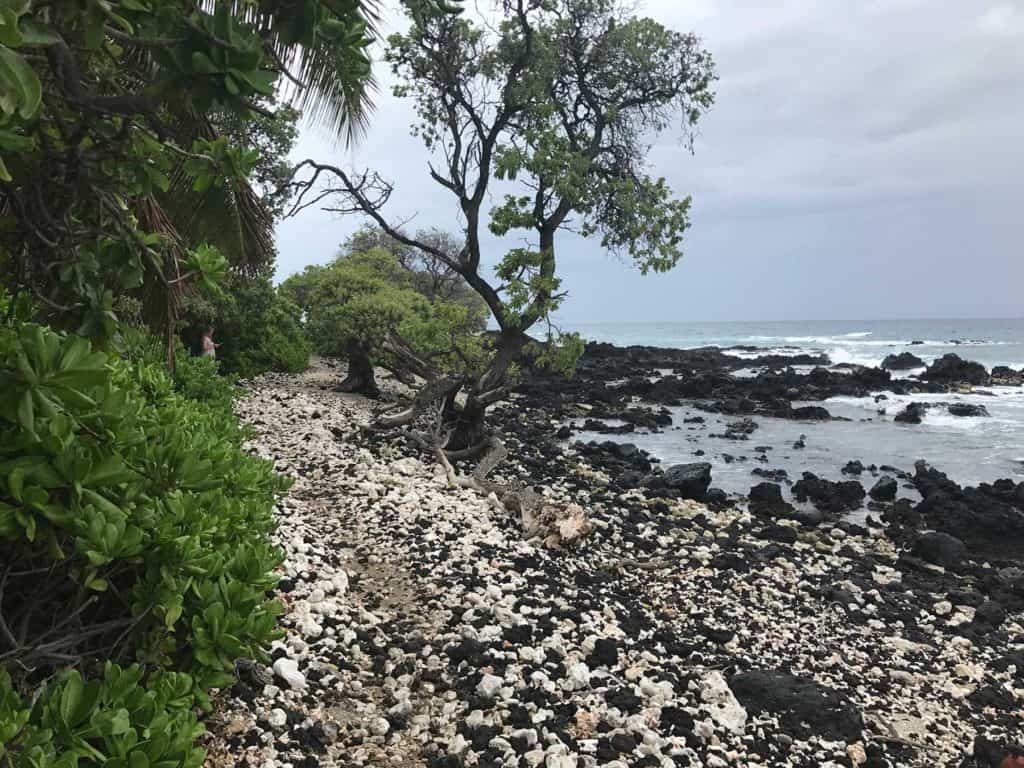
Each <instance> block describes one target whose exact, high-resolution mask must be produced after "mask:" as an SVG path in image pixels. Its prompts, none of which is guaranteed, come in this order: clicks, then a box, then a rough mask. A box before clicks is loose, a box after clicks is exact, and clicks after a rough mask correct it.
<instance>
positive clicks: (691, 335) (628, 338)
mask: <svg viewBox="0 0 1024 768" xmlns="http://www.w3.org/2000/svg"><path fill="white" fill-rule="evenodd" d="M562 328H563V330H566V331H574V332H577V333H580V334H581V335H582V336H583V337H584V338H585V339H587V340H588V341H598V342H609V343H612V344H616V345H618V346H631V345H641V346H653V347H670V348H676V349H690V348H694V347H704V346H714V347H720V348H723V349H725V348H739V347H750V348H752V349H754V350H756V352H752V353H751V354H752V355H754V354H765V353H771V354H781V355H787V354H790V355H796V354H805V353H806V354H826V355H828V356H829V359H830V360H831V361H832V363H833V364H839V363H849V364H855V365H865V366H878V365H880V364H881V362H882V360H883V359H884V358H885V357H886V356H887V355H889V354H899V353H900V352H907V351H909V352H913V353H914V354H915V355H917V356H918V357H920V358H921V359H922V360H924V361H925V362H926V363H927V362H931V361H933V360H935V359H936V358H939V357H941V356H942V355H944V354H947V353H950V352H953V353H955V354H958V355H960V356H961V357H963V358H965V359H971V360H975V361H977V362H979V363H981V364H982V365H984V366H985V367H987V368H992V367H995V366H1000V365H1005V366H1009V367H1011V368H1020V367H1022V366H1024V318H939V319H928V320H926V319H913V320H764V321H749V320H730V321H708V322H693V321H685V322H678V321H660V322H654V321H636V320H631V321H626V322H590V323H571V322H567V323H564V324H563V325H562ZM737 353H738V354H742V350H738V351H737Z"/></svg>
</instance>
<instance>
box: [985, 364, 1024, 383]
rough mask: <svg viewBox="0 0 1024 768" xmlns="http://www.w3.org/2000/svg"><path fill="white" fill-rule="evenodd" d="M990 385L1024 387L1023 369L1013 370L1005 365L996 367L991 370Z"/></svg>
mask: <svg viewBox="0 0 1024 768" xmlns="http://www.w3.org/2000/svg"><path fill="white" fill-rule="evenodd" d="M992 384H993V385H995V386H999V387H1019V386H1022V385H1024V368H1022V369H1021V370H1019V371H1015V370H1013V368H1010V367H1009V366H1006V365H997V366H996V367H995V368H993V369H992Z"/></svg>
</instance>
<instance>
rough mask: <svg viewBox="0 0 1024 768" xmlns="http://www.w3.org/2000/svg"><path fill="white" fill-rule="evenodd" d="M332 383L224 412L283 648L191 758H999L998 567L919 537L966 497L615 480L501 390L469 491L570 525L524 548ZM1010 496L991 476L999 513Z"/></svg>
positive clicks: (1008, 705) (269, 392)
mask: <svg viewBox="0 0 1024 768" xmlns="http://www.w3.org/2000/svg"><path fill="white" fill-rule="evenodd" d="M585 364H586V361H585ZM341 373H342V371H341V370H339V369H338V368H336V367H334V366H333V365H331V364H329V363H325V364H318V365H317V366H316V367H314V368H313V369H312V370H311V371H309V372H307V373H306V374H303V375H299V376H282V375H267V376H264V377H262V378H260V379H259V380H257V381H255V382H252V383H251V384H250V385H249V390H248V393H247V394H246V396H245V397H244V398H243V399H242V400H241V402H240V403H239V404H238V411H239V414H240V415H241V416H242V418H243V419H244V420H245V421H246V422H247V423H248V424H250V425H251V426H252V427H253V428H254V429H255V431H256V436H255V437H254V438H253V440H252V441H251V444H250V447H251V450H252V451H253V452H254V453H257V454H259V455H262V456H265V457H267V458H269V459H271V460H273V461H274V463H275V465H276V467H277V469H278V471H280V472H282V473H285V474H287V475H290V476H291V477H293V478H294V479H295V485H294V487H293V488H292V490H291V492H290V494H289V496H288V497H287V498H286V499H284V500H283V501H282V502H281V504H280V505H279V507H278V510H277V513H278V517H279V523H280V525H279V530H278V533H277V538H278V542H279V543H280V545H281V546H282V548H283V549H284V551H285V554H286V559H285V562H284V565H283V566H282V578H281V581H280V584H279V585H278V594H279V597H280V599H281V600H282V603H283V604H284V606H285V612H284V615H283V617H282V627H283V629H284V632H285V635H284V637H283V638H282V640H280V641H278V642H276V643H275V644H274V648H273V653H272V660H271V663H270V664H266V665H264V664H259V663H256V664H253V663H247V664H241V663H240V664H239V667H238V669H237V681H236V683H235V685H234V686H233V687H231V688H230V689H226V690H224V691H223V692H222V693H221V694H220V696H219V697H218V698H217V700H216V713H215V715H214V716H213V717H212V718H211V719H210V722H209V728H210V731H211V735H210V739H209V748H210V758H209V762H210V764H212V765H229V764H230V765H235V766H251V767H252V768H274V767H275V766H282V767H283V766H291V767H292V768H300V767H301V768H316V767H317V766H320V765H337V766H401V767H402V768H407V767H409V766H429V767H430V768H442V767H444V768H447V767H452V768H454V767H456V766H507V767H509V768H511V767H512V766H515V767H516V768H520V767H523V766H527V767H531V768H535V767H536V766H545V768H584V767H586V768H590V767H591V766H595V767H596V766H607V767H608V768H624V767H625V766H659V767H661V768H669V767H674V766H718V767H722V766H807V767H808V768H809V767H810V766H860V765H866V766H872V767H874V766H935V765H955V766H963V767H964V768H969V767H970V766H992V767H993V768H994V767H996V766H998V767H999V768H1007V766H1014V765H1016V764H1017V763H1015V762H1013V760H1015V759H1017V758H1016V757H1015V755H1017V754H1019V753H1017V752H1015V747H1014V745H1015V744H1020V742H1021V733H1022V732H1024V714H1022V706H1024V613H1022V612H1024V571H1022V570H1021V569H1020V567H1019V566H1018V565H1017V564H1016V563H1015V562H1013V561H1011V560H1008V559H1007V560H1000V559H995V560H983V559H979V556H978V555H977V554H976V553H975V551H974V550H973V549H972V548H971V545H970V544H968V543H964V542H963V540H962V539H960V538H958V537H956V536H954V535H952V534H945V533H940V532H936V533H935V536H940V537H947V538H935V536H931V537H930V538H929V533H928V532H927V525H928V523H927V521H928V519H929V518H930V517H931V516H934V515H939V514H940V511H941V510H942V509H943V508H945V507H949V508H953V507H955V508H956V509H958V510H959V511H960V512H961V513H963V514H968V513H969V511H970V510H971V509H972V508H973V506H975V505H976V504H977V498H976V496H977V494H982V495H984V494H985V492H984V491H983V490H978V489H974V491H969V490H964V489H960V488H958V487H956V486H955V485H952V484H949V483H948V481H944V479H943V478H942V477H941V476H940V474H939V473H936V472H934V470H932V469H931V468H928V467H921V468H920V469H919V472H918V474H920V477H921V480H920V482H921V483H922V486H927V487H928V488H930V489H931V492H930V494H928V496H927V497H926V498H925V501H924V502H922V504H925V503H926V502H927V500H928V498H934V499H935V501H933V502H932V506H931V507H928V508H925V509H920V508H919V506H920V505H919V506H918V507H914V506H910V505H908V504H902V505H901V504H899V502H896V503H893V504H890V505H889V507H888V508H887V509H886V515H887V516H888V522H886V521H884V520H881V519H878V520H874V519H872V521H871V522H870V523H869V525H867V526H858V525H852V524H849V523H847V522H844V521H843V520H841V519H835V520H832V519H828V518H823V519H822V520H820V521H816V522H814V523H813V524H807V523H806V522H801V521H799V520H796V519H792V518H790V517H788V516H786V515H784V514H783V515H777V514H773V513H771V512H770V511H768V512H761V511H755V512H751V511H750V510H748V509H747V505H746V504H745V503H736V502H735V500H729V499H723V498H720V497H717V496H716V497H715V498H713V499H711V500H710V503H701V502H697V501H694V500H689V499H683V498H679V495H678V494H677V495H673V494H665V493H660V492H659V491H658V489H655V492H654V493H651V492H650V491H651V489H649V488H643V487H634V488H624V487H623V486H622V485H621V484H620V483H619V482H618V480H619V478H620V475H621V467H619V466H616V465H614V464H609V463H608V462H607V461H605V458H606V457H605V456H604V454H603V453H600V454H595V456H596V458H595V459H593V460H592V459H591V457H590V456H589V455H588V454H587V448H586V446H583V445H576V446H573V445H566V444H564V443H562V442H560V441H559V440H558V439H557V438H556V437H555V434H554V433H555V431H556V426H555V425H556V424H557V421H556V419H555V418H554V415H553V412H552V411H551V410H549V409H548V408H546V407H531V406H529V403H530V400H531V395H529V394H526V393H523V394H519V395H515V396H514V397H513V399H512V401H511V402H510V403H509V404H508V405H507V406H506V407H504V408H501V409H498V410H497V411H496V413H495V420H496V423H497V424H499V425H500V427H501V429H502V431H503V432H504V436H505V440H506V442H507V443H508V444H509V447H510V450H511V454H512V461H511V462H510V463H509V464H507V465H506V466H503V467H502V468H499V470H498V471H497V473H496V474H497V477H496V479H498V480H502V481H507V482H518V483H521V484H527V485H532V486H535V487H536V488H537V489H538V490H539V491H540V492H541V493H542V494H543V496H544V498H545V503H547V504H550V505H552V506H554V507H559V506H567V505H578V508H579V509H581V510H583V511H584V513H585V515H586V521H587V525H586V530H587V531H588V535H586V536H585V537H583V538H582V539H580V540H579V541H578V542H576V543H575V544H574V545H573V546H566V547H562V548H550V547H548V546H546V545H545V543H544V541H543V539H542V537H536V538H533V539H529V538H527V536H526V534H524V530H523V527H522V525H521V521H520V520H519V519H517V517H516V516H515V515H512V514H510V513H509V512H508V511H506V510H505V509H504V508H503V507H502V506H500V505H498V504H495V503H494V501H493V500H490V499H486V498H483V497H481V496H479V495H477V494H475V493H474V492H472V491H469V490H464V489H458V490H456V489H452V488H449V487H447V484H446V482H445V479H444V476H443V473H441V472H439V470H438V468H437V467H436V466H435V465H434V464H433V462H432V461H431V460H430V458H429V457H428V456H426V455H423V454H421V453H420V452H419V451H418V450H417V449H415V448H414V447H413V446H411V445H409V444H407V443H406V442H405V441H403V440H401V439H396V438H383V437H373V438H370V437H367V436H366V435H365V434H364V433H363V431H362V430H361V426H362V425H363V424H365V423H367V422H368V421H369V420H370V418H371V415H372V410H373V409H374V408H375V407H377V406H378V404H376V403H371V402H368V401H366V400H363V399H361V398H358V397H354V396H350V395H342V394H338V393H337V392H335V391H333V387H334V386H335V385H336V383H337V382H338V381H339V380H340V375H341ZM530 386H531V384H530V381H529V380H527V382H526V384H525V385H524V387H525V389H526V390H527V392H528V391H529V388H530ZM565 386H566V387H567V388H569V387H572V386H573V385H572V384H571V383H570V384H566V385H565ZM581 402H582V401H581ZM598 402H600V401H598ZM641 458H642V457H641ZM634 471H636V470H634ZM699 474H700V473H696V474H695V475H694V474H690V473H683V474H682V475H680V477H679V478H678V479H679V482H680V483H691V484H692V483H694V482H696V483H697V486H696V487H698V488H699V487H700V486H702V485H703V480H702V479H701V478H700V477H699ZM662 490H663V489H662ZM1016 492H1017V489H1016V488H1013V489H1007V488H1005V487H1002V488H1001V489H993V491H992V493H994V494H995V496H996V497H998V500H1000V501H1001V503H1004V504H1005V505H1006V507H1005V508H1003V507H1000V508H999V510H1000V511H1002V512H1007V510H1015V509H1016V507H1015V506H1014V504H1015V503H1016V502H1015V498H1016V497H1014V496H1013V495H1012V494H1013V493H1016ZM705 493H707V492H706V491H705ZM986 498H988V497H987V496H986ZM1011 502H1012V503H1011ZM944 505H945V507H944ZM964 519H966V518H964ZM1011 519H1012V518H1011ZM939 563H941V564H939Z"/></svg>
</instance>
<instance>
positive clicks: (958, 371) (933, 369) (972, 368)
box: [921, 353, 989, 384]
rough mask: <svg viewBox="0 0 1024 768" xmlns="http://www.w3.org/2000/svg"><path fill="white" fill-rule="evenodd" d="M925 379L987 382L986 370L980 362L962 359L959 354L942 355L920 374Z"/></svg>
mask: <svg viewBox="0 0 1024 768" xmlns="http://www.w3.org/2000/svg"><path fill="white" fill-rule="evenodd" d="M921 378H922V379H924V380H925V381H937V382H942V383H944V384H988V381H989V378H988V371H986V370H985V366H983V365H982V364H981V363H975V362H971V361H970V360H964V359H962V358H961V357H960V356H959V355H955V354H953V353H950V354H948V355H943V356H942V357H940V358H939V359H938V360H936V361H935V362H934V363H932V364H931V365H929V366H928V368H927V370H926V371H925V372H924V373H922V374H921Z"/></svg>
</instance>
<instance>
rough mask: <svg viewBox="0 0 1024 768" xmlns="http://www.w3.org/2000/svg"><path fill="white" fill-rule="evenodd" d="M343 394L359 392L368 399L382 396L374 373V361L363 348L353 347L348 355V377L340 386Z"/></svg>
mask: <svg viewBox="0 0 1024 768" xmlns="http://www.w3.org/2000/svg"><path fill="white" fill-rule="evenodd" d="M338 389H339V390H340V391H342V392H357V393H359V394H361V395H367V396H368V397H376V396H377V395H379V394H380V388H379V387H378V386H377V378H376V376H375V375H374V372H373V361H372V360H370V355H369V354H368V353H367V351H366V350H365V349H363V348H361V347H353V348H352V349H350V350H349V353H348V375H347V376H345V379H344V381H342V382H341V384H339V385H338Z"/></svg>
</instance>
